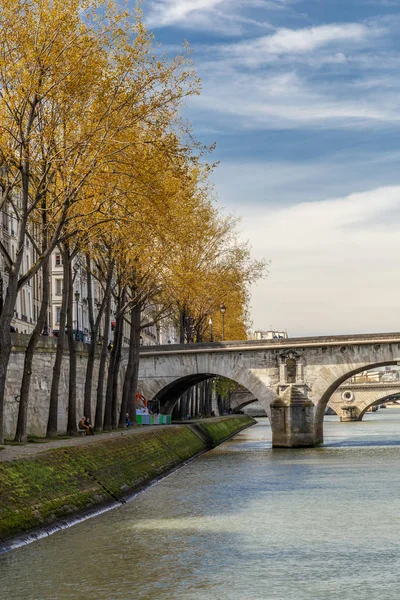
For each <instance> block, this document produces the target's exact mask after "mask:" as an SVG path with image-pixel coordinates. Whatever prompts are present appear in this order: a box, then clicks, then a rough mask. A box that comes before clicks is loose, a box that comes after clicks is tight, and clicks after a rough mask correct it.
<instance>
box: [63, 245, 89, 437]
mask: <svg viewBox="0 0 400 600" xmlns="http://www.w3.org/2000/svg"><path fill="white" fill-rule="evenodd" d="M68 254H69V253H68ZM68 258H69V260H68V281H67V285H68V304H67V339H68V350H69V382H68V383H69V385H68V423H67V435H76V434H77V432H78V428H77V414H76V344H77V342H76V341H75V339H74V322H73V308H74V306H73V304H74V294H73V280H72V261H71V257H70V256H69V257H68ZM77 310H78V308H77ZM76 330H77V331H78V328H76ZM85 416H86V415H85Z"/></svg>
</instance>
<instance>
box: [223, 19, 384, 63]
mask: <svg viewBox="0 0 400 600" xmlns="http://www.w3.org/2000/svg"><path fill="white" fill-rule="evenodd" d="M371 35H375V33H374V31H373V30H372V29H371V28H369V27H367V26H366V25H363V24H360V23H345V24H330V25H321V26H319V27H310V28H303V29H286V28H282V29H278V30H277V31H276V32H275V33H274V34H272V35H267V36H263V37H259V38H256V39H253V40H250V41H246V42H239V43H237V44H231V45H229V46H224V48H223V50H224V51H225V52H226V53H227V54H228V55H234V56H236V57H238V58H239V59H242V60H245V61H246V62H251V63H253V64H260V63H262V62H263V61H264V60H265V59H267V60H268V59H270V58H271V55H272V56H275V55H281V54H297V53H300V54H304V53H309V52H312V51H314V50H316V49H318V48H321V47H324V46H327V45H330V44H332V43H338V42H344V41H346V42H350V43H351V44H354V43H356V42H359V41H363V40H365V39H366V38H368V37H371Z"/></svg>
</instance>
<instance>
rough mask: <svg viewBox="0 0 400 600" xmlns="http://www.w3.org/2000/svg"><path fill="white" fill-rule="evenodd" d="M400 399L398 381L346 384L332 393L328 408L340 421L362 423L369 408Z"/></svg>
mask: <svg viewBox="0 0 400 600" xmlns="http://www.w3.org/2000/svg"><path fill="white" fill-rule="evenodd" d="M396 396H397V397H399V398H400V381H399V382H397V385H396V382H395V381H388V382H376V383H346V384H344V385H341V386H340V387H339V388H338V389H337V390H336V391H335V392H333V394H332V396H331V398H330V400H329V402H328V406H329V407H330V408H331V409H332V410H334V411H335V413H336V414H337V415H338V416H339V417H340V420H341V421H362V418H363V416H364V415H365V413H366V412H367V410H368V409H369V407H370V406H373V405H375V404H382V403H383V402H387V401H388V400H389V399H390V398H393V397H396Z"/></svg>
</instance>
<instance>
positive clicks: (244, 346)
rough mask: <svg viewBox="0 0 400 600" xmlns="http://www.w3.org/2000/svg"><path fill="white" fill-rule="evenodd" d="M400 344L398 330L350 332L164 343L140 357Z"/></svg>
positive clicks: (144, 352) (142, 351)
mask: <svg viewBox="0 0 400 600" xmlns="http://www.w3.org/2000/svg"><path fill="white" fill-rule="evenodd" d="M390 343H393V344H396V343H399V344H400V333H367V334H364V333H358V334H351V335H331V336H315V337H298V338H286V339H276V340H241V341H229V342H205V343H201V344H173V345H171V344H168V345H165V346H142V347H141V348H140V354H141V355H142V356H149V355H157V354H166V353H167V354H188V353H203V352H207V353H209V352H235V351H254V350H277V349H280V348H282V349H288V348H306V347H318V346H325V347H326V346H343V345H346V346H359V345H365V344H390Z"/></svg>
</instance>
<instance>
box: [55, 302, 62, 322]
mask: <svg viewBox="0 0 400 600" xmlns="http://www.w3.org/2000/svg"><path fill="white" fill-rule="evenodd" d="M60 317H61V306H56V325H59V324H60Z"/></svg>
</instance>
